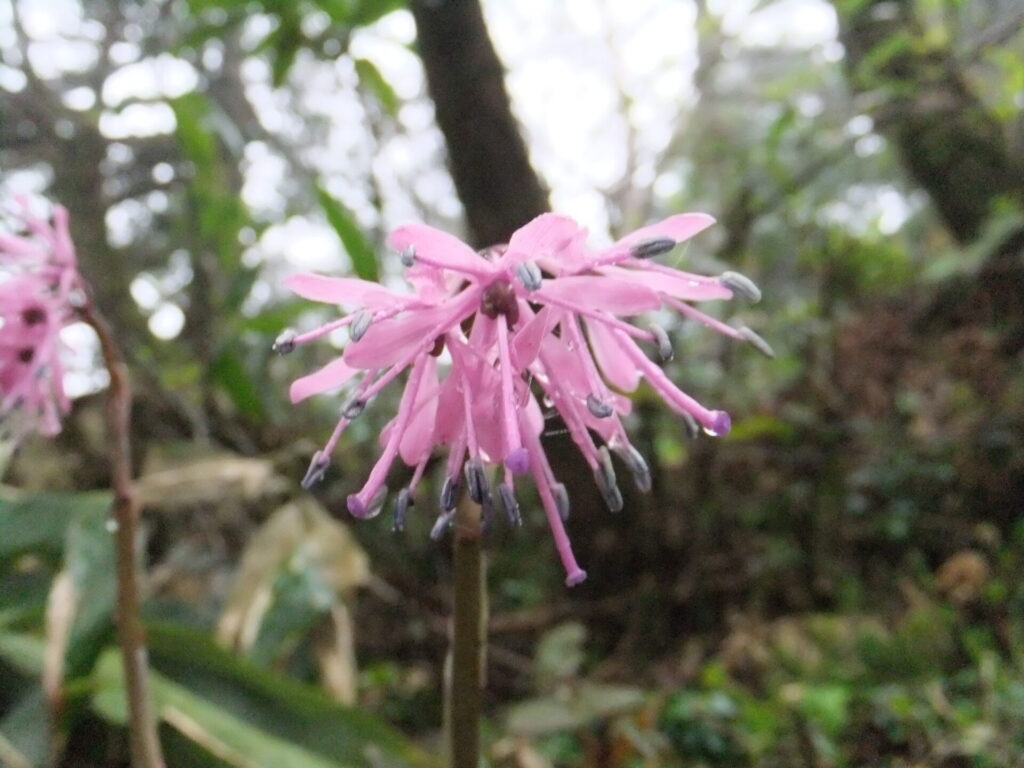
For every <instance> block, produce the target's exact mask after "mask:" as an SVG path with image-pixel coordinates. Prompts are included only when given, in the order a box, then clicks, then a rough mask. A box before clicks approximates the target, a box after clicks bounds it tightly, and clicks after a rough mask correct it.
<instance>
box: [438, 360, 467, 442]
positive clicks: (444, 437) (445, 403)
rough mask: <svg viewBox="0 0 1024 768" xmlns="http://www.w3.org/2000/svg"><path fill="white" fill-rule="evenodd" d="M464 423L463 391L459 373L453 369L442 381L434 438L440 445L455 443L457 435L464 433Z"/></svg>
mask: <svg viewBox="0 0 1024 768" xmlns="http://www.w3.org/2000/svg"><path fill="white" fill-rule="evenodd" d="M464 424H465V418H464V416H463V408H462V392H461V391H459V375H458V372H457V371H454V369H453V370H452V371H449V372H448V376H447V377H445V379H444V381H442V382H441V390H440V392H439V393H438V396H437V416H436V418H435V425H436V427H435V429H436V432H435V434H434V440H435V441H436V442H437V444H438V445H441V444H447V445H452V444H454V442H455V440H456V439H457V437H458V436H459V435H461V434H463V432H464Z"/></svg>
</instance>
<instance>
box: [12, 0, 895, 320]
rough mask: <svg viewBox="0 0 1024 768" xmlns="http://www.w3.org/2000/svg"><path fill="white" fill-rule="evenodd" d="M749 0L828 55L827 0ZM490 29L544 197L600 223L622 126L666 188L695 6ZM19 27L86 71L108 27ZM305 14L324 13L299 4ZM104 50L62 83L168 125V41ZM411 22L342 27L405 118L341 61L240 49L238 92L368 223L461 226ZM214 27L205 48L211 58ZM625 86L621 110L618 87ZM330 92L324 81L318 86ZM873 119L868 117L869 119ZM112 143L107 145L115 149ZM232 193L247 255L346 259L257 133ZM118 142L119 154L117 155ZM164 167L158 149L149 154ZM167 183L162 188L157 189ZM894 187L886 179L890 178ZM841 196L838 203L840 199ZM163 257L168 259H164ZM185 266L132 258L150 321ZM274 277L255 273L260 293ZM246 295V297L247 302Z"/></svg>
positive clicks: (37, 55) (793, 38)
mask: <svg viewBox="0 0 1024 768" xmlns="http://www.w3.org/2000/svg"><path fill="white" fill-rule="evenodd" d="M9 3H10V0H0V48H2V49H4V51H5V56H6V57H7V58H8V59H9V60H10V59H11V57H12V56H15V57H16V54H15V53H14V43H15V38H14V35H13V31H12V29H11V25H10V18H11V16H10V14H11V7H10V4H9ZM759 4H760V3H759V2H757V0H709V5H710V7H711V9H712V10H713V11H715V12H716V13H719V14H721V15H722V16H723V23H724V27H725V31H726V32H727V33H730V34H733V35H735V36H736V38H737V39H738V42H739V43H740V44H742V45H749V46H775V45H786V46H791V47H795V48H806V49H808V50H810V49H819V50H823V51H825V54H826V58H829V59H831V60H835V59H836V58H838V55H839V53H837V52H836V48H837V47H838V44H837V43H836V42H835V36H836V21H835V16H834V12H833V10H832V8H831V6H830V5H829V4H828V3H826V2H823V1H822V0H779V1H778V2H776V3H774V4H771V5H769V6H768V7H767V8H766V9H763V10H756V6H757V5H759ZM484 6H485V13H486V16H487V19H488V22H489V26H490V30H491V34H492V36H493V38H494V41H495V45H496V47H497V48H498V51H499V54H500V56H501V58H502V60H503V62H504V64H505V66H506V68H507V71H508V75H507V83H508V88H509V91H510V94H511V97H512V102H513V108H514V110H515V112H516V114H517V116H518V118H519V119H520V120H521V122H522V125H523V128H524V131H525V133H526V135H527V137H528V142H529V146H530V148H531V153H532V159H533V161H534V163H535V165H536V167H537V168H538V169H539V170H540V172H541V173H542V175H543V176H544V178H545V179H546V181H547V182H548V184H549V185H550V187H551V190H552V200H553V204H554V206H555V207H556V209H558V210H559V211H561V212H564V213H567V214H569V215H571V216H573V217H575V218H577V219H578V220H580V221H581V222H583V223H584V224H586V225H587V226H589V227H590V228H591V230H592V232H593V233H594V237H595V239H601V238H602V237H607V228H608V221H607V213H606V207H605V204H604V190H606V189H607V188H608V187H609V186H611V185H612V184H614V183H615V182H616V181H618V180H619V179H620V177H621V176H622V174H623V173H624V171H625V168H626V163H627V152H626V146H627V142H628V139H629V137H631V140H632V141H633V144H634V152H635V161H636V162H635V168H634V171H633V176H632V182H633V184H635V185H637V186H640V187H643V188H648V187H649V188H651V189H653V190H654V191H655V194H659V193H660V194H662V196H664V197H668V196H670V195H671V194H673V193H674V192H675V191H676V190H677V187H676V186H675V184H677V183H678V182H674V181H673V179H672V178H662V177H661V176H660V175H659V169H658V168H657V167H655V162H654V160H655V158H656V156H657V153H658V152H659V151H661V150H662V149H663V148H664V146H665V144H666V142H668V140H669V138H670V136H671V134H672V131H673V129H674V125H675V123H676V121H677V120H678V118H679V115H680V111H681V110H683V111H684V112H685V109H686V108H687V107H688V106H690V105H691V104H692V100H693V98H694V93H693V88H692V85H691V78H692V74H693V70H694V68H695V66H696V63H697V62H696V53H695V51H696V39H695V30H694V22H695V10H694V7H693V5H692V4H690V3H687V2H680V1H679V0H632V1H631V2H628V3H626V2H615V1H614V0H563V2H558V3H552V2H550V1H549V0H518V1H517V2H507V0H484ZM20 7H21V8H22V9H23V10H22V14H23V20H24V24H25V27H26V30H27V32H28V34H29V36H30V38H31V39H32V40H33V43H32V45H31V46H30V50H29V58H30V61H31V63H32V65H33V67H34V69H35V70H36V72H37V73H38V74H39V75H40V76H41V77H43V78H44V79H48V78H52V77H57V76H59V75H60V74H61V73H65V72H72V71H82V70H88V69H89V68H90V67H91V66H92V65H93V63H94V62H95V60H96V56H97V51H98V47H97V42H98V41H99V40H100V39H101V38H102V35H103V33H104V30H103V27H102V26H101V25H99V24H98V23H96V22H91V21H88V20H85V19H83V18H82V12H81V7H80V5H79V3H78V2H77V0H20ZM309 23H310V24H311V25H313V26H316V25H317V24H319V23H323V19H318V18H317V17H315V16H312V17H310V19H309ZM268 30H269V26H268V22H267V20H266V19H265V18H262V17H258V16H256V17H253V18H252V19H251V20H250V21H249V22H248V26H247V29H246V37H247V38H248V39H249V40H251V41H257V40H259V39H261V38H262V36H263V35H264V34H266V32H267V31H268ZM128 37H129V39H128V40H127V41H124V42H121V43H118V44H117V45H116V46H114V48H113V50H112V51H111V56H112V58H113V59H114V60H115V62H116V63H118V64H119V65H120V69H118V71H116V72H115V73H114V74H113V75H111V76H110V77H108V78H107V79H106V81H105V82H104V83H103V84H102V88H101V92H100V93H96V92H95V91H93V90H92V89H90V88H88V87H81V88H77V89H75V90H73V91H70V92H69V93H67V94H66V96H65V104H66V106H67V107H68V108H70V109H73V110H88V109H92V108H93V107H94V106H95V105H96V104H97V102H98V101H99V102H100V103H101V104H102V105H103V106H104V107H106V109H105V110H104V112H103V114H102V117H101V121H100V127H101V130H102V131H103V133H104V134H105V135H107V136H108V137H110V138H111V139H117V138H122V137H126V136H133V135H135V136H139V135H152V134H159V133H169V132H171V131H173V129H174V115H173V112H172V111H171V110H170V108H169V107H168V106H167V105H166V104H165V103H163V101H161V99H164V98H171V97H174V96H179V95H181V94H184V93H187V92H188V91H190V90H191V89H193V88H194V87H195V86H196V85H197V83H198V82H199V74H198V73H197V71H196V69H195V68H193V66H192V65H190V64H189V63H187V62H185V61H183V60H181V59H178V58H175V57H173V56H171V55H170V54H166V53H165V54H160V55H157V56H154V57H150V58H144V59H143V58H142V54H141V50H140V48H139V46H138V45H137V44H136V43H137V42H139V41H140V40H141V38H142V30H141V29H139V28H136V29H134V30H132V29H131V28H129V30H128ZM414 37H415V27H414V24H413V21H412V17H411V15H410V14H409V13H408V12H407V11H397V12H394V13H392V14H390V15H388V16H387V17H385V18H383V19H382V20H381V21H380V22H378V23H377V24H375V25H374V26H373V27H371V28H368V29H364V30H360V31H359V32H357V33H356V34H355V35H354V36H353V39H352V42H351V52H352V54H353V56H355V57H357V58H358V57H363V58H367V59H369V60H371V61H373V62H374V63H375V64H376V65H377V67H378V68H379V69H380V70H381V72H382V73H383V74H384V75H385V77H386V78H387V79H388V80H389V82H390V83H391V84H392V86H393V87H394V88H395V90H396V91H397V92H398V94H399V96H400V97H402V98H403V100H405V103H404V104H403V106H402V107H401V110H400V113H399V121H400V124H401V127H402V131H401V132H399V133H396V134H393V135H390V136H384V137H382V138H381V143H380V145H379V146H377V145H375V144H374V143H373V142H372V141H370V140H369V139H368V136H367V131H366V127H365V126H366V121H365V118H366V115H365V112H364V105H363V104H362V102H361V101H360V100H359V98H358V97H357V95H356V94H355V91H354V88H353V86H354V84H355V82H356V77H355V73H354V70H353V68H352V66H351V64H350V63H347V62H346V61H344V60H339V62H338V63H335V62H324V61H314V60H312V59H311V58H300V60H299V61H298V62H297V64H296V65H295V68H294V70H293V74H292V84H293V86H294V89H293V90H288V89H284V90H275V89H273V88H272V87H271V85H270V78H269V71H268V67H267V66H266V64H265V63H264V62H262V61H259V60H250V61H248V62H247V63H246V65H245V68H244V70H243V74H244V79H245V81H246V84H247V95H248V96H249V98H250V100H251V101H252V103H253V104H254V106H255V108H256V110H257V112H258V114H259V115H260V117H261V120H262V122H263V123H264V125H265V126H266V127H267V128H268V129H269V130H271V131H273V132H274V133H276V134H277V135H278V136H280V137H281V138H282V139H283V140H284V141H286V142H289V143H292V144H293V145H294V146H295V153H296V154H297V155H298V156H299V157H301V158H302V159H303V161H304V162H305V163H307V164H308V165H309V166H310V167H312V168H314V169H316V171H317V172H318V173H319V174H320V175H321V177H322V178H323V179H324V181H325V183H326V186H327V187H328V189H330V191H331V192H332V193H333V194H334V195H335V196H337V197H338V198H339V199H341V200H342V201H343V202H344V203H345V204H346V205H347V206H348V207H349V208H350V209H351V210H353V211H354V212H355V213H356V215H357V216H358V217H359V219H360V221H361V222H362V223H363V224H364V225H365V226H367V227H368V228H373V227H376V228H378V229H380V230H386V229H388V228H390V227H391V226H394V225H395V224H397V223H400V222H402V221H406V220H409V219H411V218H419V216H420V215H421V213H420V210H419V208H418V207H417V204H416V202H415V198H416V197H418V198H419V199H420V200H428V201H430V204H431V206H432V209H433V215H435V216H437V217H438V221H437V222H435V223H440V224H442V225H445V226H450V227H455V226H458V215H459V210H460V208H459V204H458V201H457V198H456V197H455V193H454V189H453V187H452V183H451V180H450V179H449V177H448V175H447V173H446V172H445V170H444V168H443V166H442V165H441V164H440V163H439V158H440V157H441V151H442V147H443V142H442V139H441V137H440V135H439V133H438V131H437V129H436V127H435V126H434V124H433V121H432V109H431V106H430V103H429V100H428V99H427V98H426V95H425V93H426V89H425V83H424V81H423V74H422V68H421V66H420V63H419V60H418V59H417V58H416V56H415V54H414V53H412V52H411V51H410V50H409V45H410V44H411V43H412V42H413V40H414ZM219 55H220V54H219V51H218V49H217V46H216V44H211V46H210V47H209V49H208V50H207V51H206V52H205V53H204V61H205V62H207V63H210V64H216V63H217V61H218V59H219ZM23 85H24V78H23V77H22V76H21V75H20V73H19V72H18V71H17V70H16V69H12V68H9V67H4V66H2V65H0V88H4V89H8V90H19V89H20V88H21V87H23ZM621 94H625V96H626V98H627V99H628V102H629V107H628V109H627V110H625V111H624V110H623V104H622V101H621V99H622V96H621ZM328 95H329V98H328V97H325V96H328ZM296 108H298V109H299V110H300V111H301V112H302V113H303V114H304V115H305V116H307V118H312V119H314V120H316V121H319V123H318V128H317V131H316V133H315V140H314V141H311V140H310V135H309V133H308V132H307V131H308V124H307V123H304V122H303V121H302V120H301V119H299V118H297V117H296V113H295V110H296ZM869 128H870V127H869ZM118 151H119V150H118V149H117V145H114V147H113V148H112V153H113V156H112V158H111V159H112V160H113V161H115V162H116V161H117V160H118V157H117V154H118ZM244 157H245V164H244V165H245V184H244V188H243V197H244V199H245V200H246V202H247V203H248V204H249V206H250V207H251V208H252V209H253V211H254V213H255V214H256V215H257V217H259V218H261V219H263V220H264V221H266V222H267V223H270V224H271V226H269V227H268V229H267V230H266V232H265V233H264V235H263V236H262V238H261V240H260V241H259V242H255V243H253V244H251V247H250V253H249V254H248V255H247V259H248V260H249V261H250V262H261V261H262V262H265V263H267V264H268V265H277V269H278V270H285V271H292V270H294V269H320V270H324V271H334V272H337V271H341V270H344V269H345V268H346V264H345V258H344V255H343V252H342V250H341V248H340V245H339V243H338V241H337V238H336V237H335V235H334V233H333V232H332V231H331V230H329V229H328V228H327V227H326V226H325V225H324V224H323V223H322V222H321V220H320V218H319V217H318V216H317V217H313V218H306V217H303V216H285V215H284V207H285V205H286V202H287V201H286V197H285V196H286V194H287V190H288V183H289V170H288V166H287V164H286V163H285V162H284V161H283V160H282V159H281V157H280V156H279V155H278V153H277V152H276V151H275V150H273V149H272V148H270V147H268V146H267V145H266V144H263V143H260V142H255V143H251V144H249V145H247V146H246V147H245V149H244ZM126 159H127V158H126ZM153 173H154V177H155V178H159V179H160V180H163V181H167V180H169V179H170V175H171V173H172V171H171V168H170V166H164V167H163V168H161V167H158V168H156V169H154V172H153ZM371 175H372V178H373V179H374V180H375V182H376V184H377V185H378V187H379V189H380V191H381V195H382V198H383V201H384V206H383V213H382V215H379V214H378V212H377V210H376V208H375V207H374V205H373V204H372V202H371V200H370V199H369V198H368V196H367V189H366V183H365V182H366V179H367V178H368V177H369V176H371ZM44 186H45V178H44V177H42V176H40V175H39V174H17V175H11V174H8V175H6V176H4V177H0V192H6V193H9V192H11V191H39V190H41V189H42V188H43V187H44ZM155 194H157V195H162V193H155ZM894 194H896V193H894ZM166 204H167V201H166V196H163V197H162V198H159V197H154V198H152V199H150V200H148V201H146V203H145V204H144V205H142V206H141V210H140V204H139V203H137V202H130V203H126V204H124V205H123V206H120V207H115V208H113V209H111V211H110V213H109V215H108V222H107V223H108V226H109V228H110V232H111V238H112V240H113V241H115V242H116V243H127V242H130V240H131V237H132V229H131V228H132V226H133V222H135V223H136V226H137V222H139V221H140V220H142V221H145V216H143V217H142V218H141V219H140V214H146V213H147V211H146V210H145V205H149V206H154V207H159V206H161V205H166ZM840 213H841V212H840ZM174 261H175V260H174V259H172V262H174ZM177 263H178V264H179V265H180V264H186V267H184V268H175V267H172V268H171V269H170V270H168V271H167V272H166V273H165V274H161V275H142V276H140V278H139V279H138V280H137V281H136V284H135V285H133V286H132V294H133V296H134V297H135V299H136V301H137V302H138V303H139V305H140V307H142V308H143V309H145V310H146V311H148V312H150V313H151V322H150V327H151V330H152V331H153V333H154V334H156V335H157V336H159V337H164V338H171V337H173V336H175V335H176V334H177V333H178V332H179V331H180V329H181V326H182V324H183V321H184V315H183V314H182V311H181V310H180V309H179V308H178V306H177V304H176V303H175V302H174V301H173V300H172V299H173V296H174V293H175V292H176V291H177V290H178V289H180V287H181V283H182V281H183V280H187V259H177ZM183 269H184V270H185V271H183ZM270 293H271V290H270V288H269V287H266V286H264V289H263V290H257V292H256V294H257V300H262V301H265V300H266V299H267V298H268V297H269V295H270ZM254 308H255V307H254Z"/></svg>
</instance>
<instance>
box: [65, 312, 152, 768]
mask: <svg viewBox="0 0 1024 768" xmlns="http://www.w3.org/2000/svg"><path fill="white" fill-rule="evenodd" d="M81 314H82V319H83V320H84V321H85V322H86V323H88V324H89V325H90V326H92V328H93V330H94V331H96V336H97V337H98V338H99V342H100V351H101V353H102V355H103V363H104V365H105V366H106V369H107V372H108V373H109V375H110V385H109V388H108V390H107V429H108V430H109V441H110V474H111V485H112V487H113V490H114V506H113V513H114V520H115V522H116V523H117V533H116V539H115V548H116V553H117V606H116V618H117V631H118V640H119V643H120V646H121V658H122V662H123V664H124V679H125V694H126V696H127V699H128V736H129V741H130V744H131V757H132V767H133V768H164V759H163V754H162V751H161V749H160V739H159V737H158V735H157V726H156V718H155V716H154V713H153V708H152V704H151V701H150V697H149V677H148V666H149V664H148V661H147V655H146V644H145V631H144V629H143V626H142V619H141V618H140V616H139V578H138V565H137V562H136V558H135V540H136V531H137V528H138V517H139V509H138V505H137V504H136V502H135V493H134V490H133V486H132V469H131V444H130V438H129V424H130V420H131V401H132V396H131V388H130V385H129V382H128V366H127V365H125V362H124V358H123V357H122V355H121V351H120V350H119V349H118V347H117V343H116V342H115V341H114V334H113V331H112V330H111V328H110V325H109V324H108V323H107V321H106V319H105V318H104V317H103V315H101V314H100V312H99V310H98V309H97V308H96V306H95V304H94V303H93V301H92V297H91V296H90V297H89V298H88V299H87V300H86V303H85V305H84V306H83V307H82V309H81Z"/></svg>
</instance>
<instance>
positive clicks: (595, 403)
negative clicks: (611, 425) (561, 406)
mask: <svg viewBox="0 0 1024 768" xmlns="http://www.w3.org/2000/svg"><path fill="white" fill-rule="evenodd" d="M587 410H588V411H590V412H591V413H592V414H594V418H597V419H607V418H608V417H609V416H611V415H612V414H613V413H615V409H614V408H612V407H611V406H610V405H608V403H606V402H605V401H604V400H598V399H597V398H596V397H594V396H593V395H587Z"/></svg>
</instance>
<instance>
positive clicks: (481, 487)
mask: <svg viewBox="0 0 1024 768" xmlns="http://www.w3.org/2000/svg"><path fill="white" fill-rule="evenodd" d="M465 472H466V490H467V491H468V492H469V498H471V499H472V500H473V501H475V502H476V503H477V504H482V503H483V501H484V499H485V498H486V499H490V496H491V489H490V483H488V482H487V474H486V473H485V472H484V465H483V462H481V461H480V460H479V459H470V460H469V461H467V462H466V467H465Z"/></svg>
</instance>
